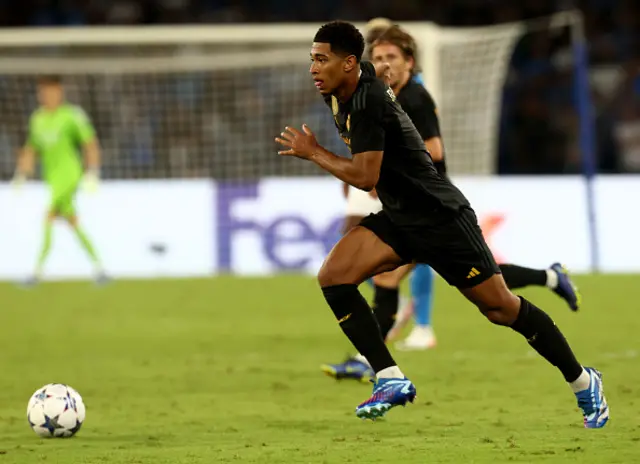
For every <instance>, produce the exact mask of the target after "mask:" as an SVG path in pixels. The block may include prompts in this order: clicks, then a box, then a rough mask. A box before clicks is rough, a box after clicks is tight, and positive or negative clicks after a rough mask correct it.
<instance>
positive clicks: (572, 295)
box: [551, 263, 582, 311]
mask: <svg viewBox="0 0 640 464" xmlns="http://www.w3.org/2000/svg"><path fill="white" fill-rule="evenodd" d="M551 270H552V271H554V272H555V273H556V274H557V275H558V285H557V286H556V288H554V289H553V291H554V292H555V293H556V294H557V295H558V296H559V297H560V298H562V299H563V300H564V301H566V302H567V304H568V305H569V307H570V308H571V310H572V311H577V310H578V309H580V303H581V302H582V297H581V296H580V292H579V291H578V287H577V286H576V285H575V284H574V283H573V281H572V280H571V276H569V272H568V271H567V269H566V268H565V267H564V266H563V265H562V264H560V263H553V264H552V265H551Z"/></svg>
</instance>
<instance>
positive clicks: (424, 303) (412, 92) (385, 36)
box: [322, 20, 579, 381]
mask: <svg viewBox="0 0 640 464" xmlns="http://www.w3.org/2000/svg"><path fill="white" fill-rule="evenodd" d="M375 24H381V20H375ZM382 24H384V23H382ZM367 39H372V40H374V42H373V44H368V47H367V48H368V50H369V52H370V53H369V56H370V58H371V59H372V61H373V62H374V64H376V65H381V64H382V63H388V64H389V65H390V67H391V82H390V87H391V89H392V90H393V92H394V94H395V95H396V97H397V99H398V102H399V103H400V105H401V106H402V108H403V109H404V110H405V112H406V113H407V115H408V116H409V118H410V119H411V120H412V122H413V123H414V125H415V127H416V129H417V130H418V132H419V133H420V136H421V137H422V139H423V140H424V143H425V147H426V148H427V150H428V151H429V153H430V155H431V158H432V160H433V161H434V165H435V167H436V169H437V170H438V173H439V174H440V175H442V176H445V177H446V164H445V159H444V146H443V142H442V138H441V134H440V124H439V120H438V116H437V111H436V105H435V103H434V100H433V98H432V97H431V95H430V94H429V92H428V91H427V90H426V89H425V88H424V86H423V85H422V84H420V83H419V79H416V76H417V75H418V72H419V68H418V67H417V65H416V60H417V46H416V43H415V40H414V39H413V37H411V35H409V34H408V33H406V32H405V31H403V30H402V29H401V28H399V27H398V26H389V27H385V28H384V29H382V30H381V29H376V30H374V33H371V32H369V34H367ZM347 198H348V200H347V227H348V229H350V228H352V227H354V226H355V225H357V224H359V222H360V221H361V220H362V219H363V218H364V217H365V216H367V215H369V214H373V213H377V212H378V211H380V210H381V209H382V205H381V203H380V201H379V200H378V199H377V197H374V196H372V195H370V193H368V192H363V191H361V190H357V189H354V188H351V189H349V195H348V197H347ZM411 268H412V266H410V265H409V266H403V267H401V268H398V269H396V270H395V271H393V272H389V273H385V274H380V275H377V276H375V277H374V279H373V280H374V283H375V287H374V304H373V311H374V314H375V316H376V319H377V321H378V324H379V326H380V330H381V332H382V334H383V336H384V337H385V339H386V340H387V341H390V340H393V339H394V338H395V337H396V336H397V333H398V332H399V331H400V329H401V328H402V327H403V326H404V324H406V322H407V321H408V320H409V319H410V318H411V315H412V313H414V316H415V326H414V328H413V330H412V331H411V333H410V334H409V336H408V337H407V338H406V339H405V340H402V341H400V342H399V343H397V344H396V347H397V348H398V349H400V350H424V349H428V348H431V347H433V346H435V344H436V339H435V335H434V332H433V329H432V327H431V310H432V301H433V292H432V289H433V279H434V274H433V271H432V269H431V268H430V267H429V266H427V265H426V264H418V265H416V266H415V269H414V271H413V274H412V276H411V297H412V301H410V302H409V303H408V304H406V305H404V306H403V307H402V308H401V310H400V311H399V313H398V315H397V317H396V310H397V309H395V308H392V307H391V303H392V298H389V297H388V296H387V295H389V294H391V293H393V292H395V302H396V303H397V301H398V298H397V295H398V289H399V285H400V282H401V281H402V279H403V278H404V277H405V276H406V275H407V274H408V273H409V272H410V271H411ZM500 270H501V272H502V274H503V277H504V280H505V282H506V283H507V286H508V287H509V288H511V289H516V288H522V287H526V286H530V285H537V286H547V287H549V288H551V289H553V290H554V291H555V292H556V293H557V294H558V295H559V296H561V297H562V298H563V299H564V300H565V301H566V302H567V304H568V305H569V306H570V307H571V308H572V309H573V310H577V309H578V305H579V295H578V293H577V289H576V288H575V286H574V285H573V283H572V282H571V280H570V278H569V276H568V274H567V273H566V271H565V270H564V269H563V267H562V266H561V265H560V264H559V263H555V264H553V265H552V266H551V267H550V268H549V269H540V270H538V269H530V268H525V267H521V266H516V265H512V264H502V265H500ZM385 303H386V304H385ZM414 308H415V309H414ZM394 319H395V323H394ZM393 332H396V334H394V333H393ZM322 370H323V371H324V372H325V373H327V374H328V375H330V376H333V377H335V378H338V379H341V378H352V379H356V380H362V381H368V379H369V378H371V376H372V375H373V372H372V370H371V368H370V366H369V363H368V362H367V360H366V359H364V357H363V356H361V355H360V354H357V355H356V356H354V357H350V358H348V359H347V360H346V361H344V362H343V363H339V364H325V365H323V366H322Z"/></svg>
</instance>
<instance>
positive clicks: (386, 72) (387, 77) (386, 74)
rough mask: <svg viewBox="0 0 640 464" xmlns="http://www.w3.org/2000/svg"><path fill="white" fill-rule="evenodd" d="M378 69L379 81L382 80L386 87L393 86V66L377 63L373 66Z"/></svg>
mask: <svg viewBox="0 0 640 464" xmlns="http://www.w3.org/2000/svg"><path fill="white" fill-rule="evenodd" d="M373 66H374V67H375V68H376V76H377V77H378V79H382V81H383V82H384V85H386V86H390V85H391V65H390V64H389V63H385V62H381V63H380V62H379V63H375V64H374V65H373Z"/></svg>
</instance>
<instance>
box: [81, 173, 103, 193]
mask: <svg viewBox="0 0 640 464" xmlns="http://www.w3.org/2000/svg"><path fill="white" fill-rule="evenodd" d="M99 182H100V175H99V174H98V171H97V170H90V171H87V172H86V173H85V175H84V179H83V180H82V184H83V185H82V186H83V188H84V190H86V191H87V192H89V193H95V192H96V191H97V190H98V184H99Z"/></svg>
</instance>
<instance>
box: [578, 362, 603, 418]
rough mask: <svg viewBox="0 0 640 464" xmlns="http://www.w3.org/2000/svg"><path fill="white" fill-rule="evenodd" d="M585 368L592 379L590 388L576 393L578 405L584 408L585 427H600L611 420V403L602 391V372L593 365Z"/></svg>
mask: <svg viewBox="0 0 640 464" xmlns="http://www.w3.org/2000/svg"><path fill="white" fill-rule="evenodd" d="M584 369H585V370H586V371H587V372H588V373H589V377H591V380H590V382H589V388H587V389H586V390H582V391H580V392H578V393H576V398H577V399H578V407H579V408H580V409H582V415H583V416H584V426H585V428H587V429H599V428H602V427H604V426H605V424H606V423H607V421H608V420H609V405H608V404H607V399H606V398H605V397H604V393H603V391H602V374H601V373H600V372H598V371H597V370H595V369H593V368H591V367H585V368H584Z"/></svg>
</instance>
